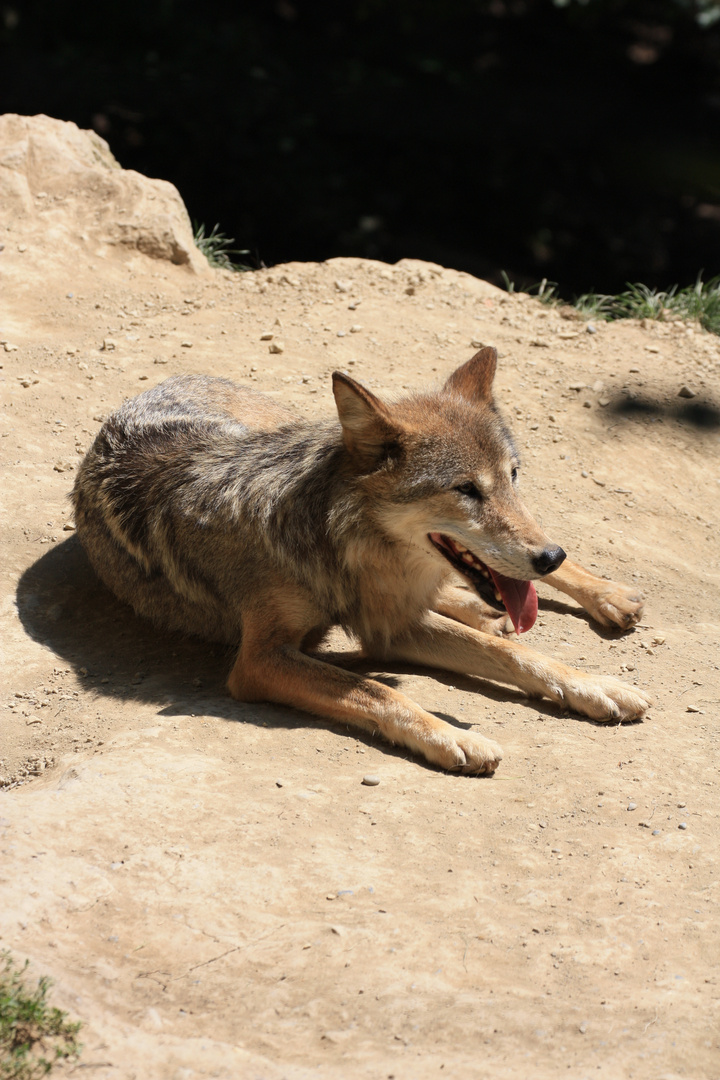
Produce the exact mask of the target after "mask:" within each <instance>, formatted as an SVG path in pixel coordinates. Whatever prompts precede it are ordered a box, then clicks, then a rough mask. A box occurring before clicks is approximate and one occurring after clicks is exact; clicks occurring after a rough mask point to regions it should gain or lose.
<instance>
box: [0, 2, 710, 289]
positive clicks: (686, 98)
mask: <svg viewBox="0 0 720 1080" xmlns="http://www.w3.org/2000/svg"><path fill="white" fill-rule="evenodd" d="M711 8H712V5H710V4H709V0H706V2H705V3H704V4H703V3H702V2H700V0H699V2H698V3H693V2H692V0H586V2H585V3H582V2H581V0H569V2H567V0H566V3H565V4H564V5H561V6H558V5H557V3H553V2H552V0H440V2H438V0H392V2H391V0H347V2H345V3H343V2H342V0H333V2H327V0H314V2H312V3H311V2H309V0H246V2H235V3H231V2H230V0H206V2H205V3H196V2H192V0H92V2H88V0H36V2H32V0H27V2H22V0H6V2H5V5H4V7H3V6H2V0H0V14H1V15H2V18H1V19H0V46H1V54H0V95H1V97H0V111H3V112H19V113H25V114H32V113H36V112H45V113H47V114H49V115H51V116H55V117H58V118H60V119H64V120H74V121H75V122H76V123H77V124H79V125H80V126H81V127H86V128H87V127H93V128H95V130H96V131H98V132H99V133H100V134H101V135H103V136H104V137H105V138H106V139H107V140H108V141H109V143H110V146H111V148H112V150H113V152H114V153H115V155H116V157H117V158H118V159H119V161H120V163H121V164H122V165H123V166H124V167H126V168H133V169H138V170H139V171H140V172H143V173H145V174H146V175H148V176H157V177H163V178H164V179H167V180H171V181H172V182H173V183H174V184H176V186H177V187H178V188H179V190H180V193H181V195H182V196H183V198H184V200H185V203H186V205H187V207H188V209H189V212H190V214H191V216H192V217H193V218H194V219H195V220H196V221H198V222H204V223H205V225H206V226H207V229H208V231H209V229H210V228H211V227H212V226H213V225H214V224H215V222H219V223H220V227H221V229H222V230H223V231H224V232H225V233H226V234H228V235H230V236H233V237H235V238H236V240H237V242H238V246H239V247H243V248H245V247H247V248H250V249H251V252H252V256H251V261H254V263H255V265H258V264H259V263H260V262H261V261H262V262H264V263H265V264H267V265H271V264H272V263H275V262H280V261H285V260H290V259H301V260H308V259H312V260H320V259H325V258H328V257H330V256H333V255H340V254H343V255H363V256H368V257H374V258H380V259H385V260H388V261H390V262H393V261H395V260H397V259H399V258H402V257H403V256H410V257H417V258H422V259H429V260H432V261H434V262H439V263H443V264H445V265H449V266H453V267H456V268H458V269H464V270H468V271H470V272H471V273H474V274H477V275H479V276H482V277H486V278H489V279H491V280H493V281H496V282H498V283H499V282H500V279H501V271H502V270H505V271H507V273H508V275H509V276H510V278H511V279H513V280H515V281H516V282H517V283H518V284H520V285H524V286H527V285H529V284H531V283H532V282H536V281H538V280H540V279H541V278H543V277H547V278H549V279H551V280H553V281H557V282H559V285H560V292H561V294H562V295H563V296H565V297H567V298H569V297H570V296H571V295H572V294H573V293H580V292H583V291H586V290H589V289H591V288H595V289H598V290H600V291H604V292H615V291H618V290H620V289H622V288H623V287H624V286H625V283H626V282H627V281H643V282H645V283H647V284H649V285H655V286H661V287H663V286H667V285H669V284H673V283H675V282H678V283H679V284H681V285H687V284H691V283H692V282H694V280H695V277H696V275H697V273H698V271H700V270H704V271H705V277H706V279H707V278H708V277H710V276H712V275H713V274H716V273H719V272H720V138H719V137H720V21H715V22H711V21H710V19H711V18H712V10H711ZM703 12H704V14H703ZM698 16H699V17H700V21H699V19H698ZM703 21H704V22H705V24H706V25H703Z"/></svg>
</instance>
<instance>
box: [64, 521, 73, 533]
mask: <svg viewBox="0 0 720 1080" xmlns="http://www.w3.org/2000/svg"><path fill="white" fill-rule="evenodd" d="M74 531H75V526H74V525H73V524H72V522H70V521H66V522H65V524H64V525H63V532H74Z"/></svg>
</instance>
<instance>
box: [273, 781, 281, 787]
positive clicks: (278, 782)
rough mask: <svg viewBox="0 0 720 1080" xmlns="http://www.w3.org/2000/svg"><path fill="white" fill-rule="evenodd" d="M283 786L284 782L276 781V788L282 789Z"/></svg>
mask: <svg viewBox="0 0 720 1080" xmlns="http://www.w3.org/2000/svg"><path fill="white" fill-rule="evenodd" d="M282 786H283V782H282V780H276V781H275V787H282Z"/></svg>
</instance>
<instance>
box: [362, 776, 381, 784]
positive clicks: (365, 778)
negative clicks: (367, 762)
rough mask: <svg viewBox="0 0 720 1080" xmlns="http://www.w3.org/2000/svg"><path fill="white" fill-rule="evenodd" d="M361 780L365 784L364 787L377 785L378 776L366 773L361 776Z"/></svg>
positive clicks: (378, 781)
mask: <svg viewBox="0 0 720 1080" xmlns="http://www.w3.org/2000/svg"><path fill="white" fill-rule="evenodd" d="M362 782H363V784H365V787H377V786H378V784H379V783H380V777H379V776H374V775H372V774H371V773H368V775H367V776H363V778H362Z"/></svg>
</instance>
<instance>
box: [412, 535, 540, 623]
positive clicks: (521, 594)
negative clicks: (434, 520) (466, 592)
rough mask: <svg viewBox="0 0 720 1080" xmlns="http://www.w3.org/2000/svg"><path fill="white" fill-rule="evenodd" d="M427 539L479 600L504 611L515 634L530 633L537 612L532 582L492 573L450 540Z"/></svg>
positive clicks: (444, 537) (439, 538)
mask: <svg viewBox="0 0 720 1080" xmlns="http://www.w3.org/2000/svg"><path fill="white" fill-rule="evenodd" d="M428 538H429V540H430V542H431V543H432V544H434V545H435V547H436V548H437V549H438V551H439V552H440V554H441V555H444V556H445V558H446V559H447V561H448V562H449V563H450V564H451V565H452V566H453V568H454V569H455V570H457V571H458V573H459V574H462V575H463V577H464V578H466V579H467V580H468V581H469V582H470V584H471V585H472V586H473V588H474V589H475V591H476V592H477V593H478V595H479V596H481V597H482V598H483V600H485V601H487V603H489V604H491V605H492V607H495V608H498V610H502V608H503V607H504V608H505V609H506V611H507V613H508V615H509V616H510V618H511V619H512V624H513V626H514V627H515V630H516V631H517V633H518V634H524V633H525V632H526V631H527V630H531V629H532V627H533V626H534V624H535V619H536V618H537V612H538V599H537V593H536V592H535V586H534V585H533V583H532V581H519V580H518V579H517V578H511V577H506V576H505V574H501V573H500V572H499V571H498V570H493V568H492V567H491V566H488V565H487V563H484V562H483V561H482V559H479V558H478V557H477V555H474V554H473V552H472V551H468V549H467V548H466V547H463V546H462V544H458V542H457V541H456V540H453V539H452V537H450V536H444V535H443V534H442V533H429V536H428Z"/></svg>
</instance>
